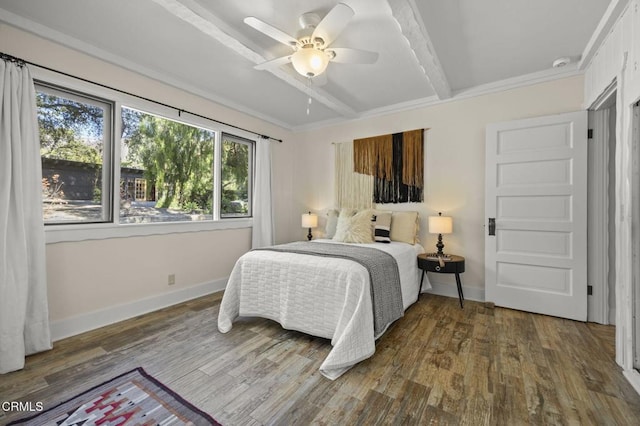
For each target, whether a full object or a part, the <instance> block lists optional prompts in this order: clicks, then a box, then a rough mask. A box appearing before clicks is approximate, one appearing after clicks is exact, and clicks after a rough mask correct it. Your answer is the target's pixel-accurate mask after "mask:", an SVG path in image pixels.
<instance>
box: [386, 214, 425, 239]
mask: <svg viewBox="0 0 640 426" xmlns="http://www.w3.org/2000/svg"><path fill="white" fill-rule="evenodd" d="M418 226H419V222H418V212H393V214H392V215H391V241H400V242H403V243H408V244H411V245H414V244H417V243H418Z"/></svg>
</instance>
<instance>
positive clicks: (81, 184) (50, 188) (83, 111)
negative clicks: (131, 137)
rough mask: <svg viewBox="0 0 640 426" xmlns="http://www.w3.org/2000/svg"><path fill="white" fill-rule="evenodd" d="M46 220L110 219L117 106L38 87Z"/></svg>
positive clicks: (57, 89)
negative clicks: (114, 128)
mask: <svg viewBox="0 0 640 426" xmlns="http://www.w3.org/2000/svg"><path fill="white" fill-rule="evenodd" d="M36 98H37V99H36V104H37V109H38V125H39V130H40V154H41V157H42V199H43V200H42V201H43V202H42V210H43V216H44V221H45V224H58V223H86V222H109V221H111V220H112V217H111V209H110V205H111V203H110V200H111V196H110V185H109V183H110V179H111V178H110V170H111V167H110V158H111V155H110V151H111V123H112V120H111V114H112V109H113V108H112V104H111V103H109V102H107V101H103V100H100V99H96V98H94V97H90V96H87V95H83V94H80V93H77V92H72V91H67V90H63V89H59V88H53V87H49V86H45V85H42V84H37V85H36Z"/></svg>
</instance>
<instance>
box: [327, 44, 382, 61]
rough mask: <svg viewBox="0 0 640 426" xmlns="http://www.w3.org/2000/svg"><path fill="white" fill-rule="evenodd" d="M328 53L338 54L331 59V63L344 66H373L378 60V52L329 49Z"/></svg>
mask: <svg viewBox="0 0 640 426" xmlns="http://www.w3.org/2000/svg"><path fill="white" fill-rule="evenodd" d="M327 51H330V52H334V53H335V54H336V55H335V56H334V57H333V59H331V62H338V63H342V64H373V63H375V62H376V61H377V60H378V52H369V51H367V50H358V49H349V48H347V47H336V48H335V49H327Z"/></svg>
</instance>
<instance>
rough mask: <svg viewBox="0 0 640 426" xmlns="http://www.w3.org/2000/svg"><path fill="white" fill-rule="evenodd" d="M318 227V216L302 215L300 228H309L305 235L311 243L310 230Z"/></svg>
mask: <svg viewBox="0 0 640 426" xmlns="http://www.w3.org/2000/svg"><path fill="white" fill-rule="evenodd" d="M316 226H318V215H316V214H315V213H311V212H309V213H304V214H303V215H302V227H303V228H309V234H308V235H307V239H308V240H309V241H311V239H312V238H313V235H312V234H311V228H315V227H316Z"/></svg>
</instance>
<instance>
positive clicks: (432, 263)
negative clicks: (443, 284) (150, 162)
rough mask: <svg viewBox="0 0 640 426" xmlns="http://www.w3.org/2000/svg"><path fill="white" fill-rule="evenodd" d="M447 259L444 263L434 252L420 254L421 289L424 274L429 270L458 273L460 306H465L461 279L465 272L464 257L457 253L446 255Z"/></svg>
mask: <svg viewBox="0 0 640 426" xmlns="http://www.w3.org/2000/svg"><path fill="white" fill-rule="evenodd" d="M446 256H447V257H446V259H447V260H445V259H443V263H441V262H440V260H439V259H438V258H437V257H435V256H434V255H433V254H428V253H425V254H419V255H418V268H420V269H422V278H420V290H421V289H422V282H423V281H424V274H426V273H427V272H437V273H439V274H456V284H457V286H458V299H459V300H460V307H461V308H464V294H463V293H462V282H461V281H460V274H461V273H463V272H464V257H462V256H456V255H455V254H449V255H446Z"/></svg>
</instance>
